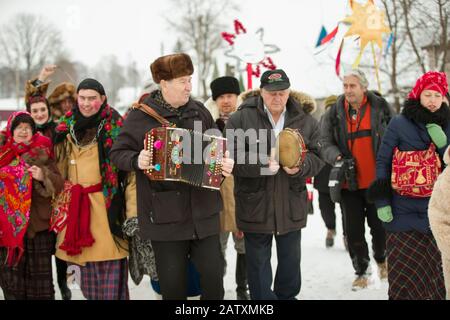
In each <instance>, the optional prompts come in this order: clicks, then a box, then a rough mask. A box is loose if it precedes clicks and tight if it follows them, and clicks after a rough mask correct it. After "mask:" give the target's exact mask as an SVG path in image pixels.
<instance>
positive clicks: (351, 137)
mask: <svg viewBox="0 0 450 320" xmlns="http://www.w3.org/2000/svg"><path fill="white" fill-rule="evenodd" d="M367 104H368V101H366V103H365V104H364V105H362V106H361V107H360V111H359V112H358V111H357V122H356V129H355V131H353V123H352V117H351V115H350V110H351V109H352V107H351V106H350V104H348V108H349V118H350V132H349V133H348V139H349V140H350V144H351V147H350V152H352V153H353V145H354V143H355V140H356V139H359V138H363V137H370V136H371V135H372V131H371V130H370V129H367V130H362V131H359V127H360V126H361V122H362V120H363V118H364V116H365V114H366V111H367Z"/></svg>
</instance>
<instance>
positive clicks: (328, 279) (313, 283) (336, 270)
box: [0, 193, 388, 300]
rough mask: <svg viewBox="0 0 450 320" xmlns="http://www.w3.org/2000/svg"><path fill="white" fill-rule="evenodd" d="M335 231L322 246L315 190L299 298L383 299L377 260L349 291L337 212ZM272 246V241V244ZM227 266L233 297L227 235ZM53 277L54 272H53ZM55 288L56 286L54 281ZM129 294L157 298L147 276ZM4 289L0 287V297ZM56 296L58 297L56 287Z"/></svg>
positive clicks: (229, 294)
mask: <svg viewBox="0 0 450 320" xmlns="http://www.w3.org/2000/svg"><path fill="white" fill-rule="evenodd" d="M337 233H338V235H337V236H336V241H335V246H334V247H333V248H331V249H326V248H325V235H326V228H325V225H324V223H323V221H322V217H321V216H320V212H319V208H318V203H317V193H315V194H314V214H313V215H310V216H309V217H308V225H307V227H306V228H305V229H303V230H302V261H301V270H302V289H301V292H300V295H299V296H298V299H303V300H305V299H306V300H386V299H387V289H388V285H387V282H386V281H383V282H380V280H379V279H378V276H377V268H376V264H375V263H374V262H373V261H372V265H371V267H372V270H374V272H373V273H372V277H371V284H370V285H369V288H367V289H364V290H360V291H357V292H353V291H351V284H352V281H353V280H354V274H353V273H354V272H353V268H352V266H351V262H350V258H349V255H348V253H347V252H346V251H345V248H344V244H343V241H342V225H341V218H340V213H339V214H338V217H337ZM366 236H367V240H368V243H369V248H370V247H371V242H370V234H369V231H368V228H366ZM274 247H275V245H274ZM275 257H276V251H275V249H273V251H272V266H273V273H274V274H275V263H276V258H275ZM227 260H228V268H227V274H226V276H225V279H224V285H225V299H226V300H232V299H235V291H234V290H235V284H234V271H235V262H236V253H235V251H234V248H233V243H232V239H231V237H230V240H229V243H228V248H227ZM54 279H56V275H55V276H54ZM55 288H57V286H56V283H55ZM129 288H130V296H131V299H133V300H153V299H157V297H156V296H155V293H154V292H153V290H152V289H151V287H150V280H149V278H148V277H147V276H146V277H145V278H144V279H143V281H142V282H141V284H140V285H139V286H136V285H135V284H134V283H133V282H132V281H131V279H130V281H129ZM72 293H73V299H84V298H83V296H82V294H81V291H80V290H72ZM2 299H3V293H2V292H1V290H0V300H2ZM56 299H61V296H60V293H59V290H58V289H56Z"/></svg>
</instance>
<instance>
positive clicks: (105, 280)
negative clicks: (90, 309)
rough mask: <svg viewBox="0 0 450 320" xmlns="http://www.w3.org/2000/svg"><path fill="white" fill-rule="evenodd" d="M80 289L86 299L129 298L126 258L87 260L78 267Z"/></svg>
mask: <svg viewBox="0 0 450 320" xmlns="http://www.w3.org/2000/svg"><path fill="white" fill-rule="evenodd" d="M80 276H81V284H80V287H81V291H82V293H83V296H84V297H85V298H86V299H88V300H129V299H130V293H129V291H128V260H127V259H126V258H125V259H120V260H112V261H99V262H88V263H86V266H84V267H80Z"/></svg>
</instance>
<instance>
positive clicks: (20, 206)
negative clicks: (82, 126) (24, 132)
mask: <svg viewBox="0 0 450 320" xmlns="http://www.w3.org/2000/svg"><path fill="white" fill-rule="evenodd" d="M21 114H28V113H27V112H22V111H21V112H16V113H14V114H12V115H11V116H10V118H9V119H8V125H7V127H6V130H4V131H2V132H1V133H0V135H1V136H2V138H3V139H2V141H3V143H4V144H3V145H2V146H1V147H0V249H2V250H6V258H5V261H0V264H7V265H8V266H14V265H17V264H18V263H19V261H20V259H21V258H22V255H23V253H24V246H23V239H24V236H25V233H26V231H27V227H28V224H29V221H30V209H31V194H32V177H31V175H30V174H29V173H28V168H29V165H27V163H26V159H34V158H36V157H39V156H40V155H41V154H42V153H45V154H46V156H48V157H51V156H53V152H52V144H51V141H50V140H49V139H48V138H46V137H44V136H42V135H41V134H40V133H36V134H34V135H33V137H32V138H31V141H30V143H29V144H24V143H15V142H14V139H13V135H12V132H11V125H12V122H13V120H14V119H15V117H17V116H19V115H21Z"/></svg>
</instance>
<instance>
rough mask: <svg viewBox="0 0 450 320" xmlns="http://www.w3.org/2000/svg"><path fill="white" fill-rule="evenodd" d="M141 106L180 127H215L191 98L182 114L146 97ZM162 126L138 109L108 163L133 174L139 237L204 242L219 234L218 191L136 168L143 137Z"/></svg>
mask: <svg viewBox="0 0 450 320" xmlns="http://www.w3.org/2000/svg"><path fill="white" fill-rule="evenodd" d="M145 103H146V104H148V105H150V106H152V107H153V108H154V109H155V111H157V112H158V113H159V114H160V115H161V116H163V117H164V118H166V119H167V120H169V121H171V122H174V123H176V124H177V127H179V128H186V129H194V121H201V123H202V126H203V128H202V129H203V131H204V130H206V129H209V128H213V127H215V124H214V122H213V120H212V118H211V115H210V114H209V112H208V110H206V108H205V107H204V106H203V104H201V103H199V102H197V101H194V100H189V102H188V103H187V105H185V106H183V107H181V108H180V109H179V110H180V112H181V114H180V116H178V115H176V114H175V113H173V112H170V111H168V110H167V109H165V108H163V107H162V106H160V105H158V104H157V102H156V101H154V100H153V98H152V95H150V96H149V97H148V98H147V99H146V100H145ZM159 126H160V124H159V123H158V122H157V121H156V120H154V119H153V118H151V117H150V116H148V115H147V114H145V113H144V112H142V111H140V110H132V111H131V112H130V113H129V115H128V117H127V119H126V120H125V122H124V126H123V128H122V131H121V132H120V134H119V136H118V138H117V140H116V141H115V143H114V145H113V148H112V150H111V160H112V161H113V163H114V164H115V165H116V166H117V167H118V168H119V169H121V170H124V171H129V172H131V171H135V172H136V184H137V201H138V220H139V227H140V232H141V237H142V238H143V239H149V240H155V241H178V240H190V239H203V238H206V237H209V236H212V235H216V234H218V233H219V232H220V225H219V223H220V220H219V212H220V210H221V209H222V199H221V196H220V193H219V192H218V191H214V190H208V189H203V188H197V187H193V186H191V185H188V184H186V183H182V182H169V181H151V180H150V179H149V178H148V177H147V176H146V175H145V174H144V172H143V171H142V170H140V169H139V168H138V166H137V158H138V156H139V153H140V152H141V150H142V149H143V148H144V137H145V134H146V133H147V132H148V131H150V130H151V129H153V128H156V127H159Z"/></svg>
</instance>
